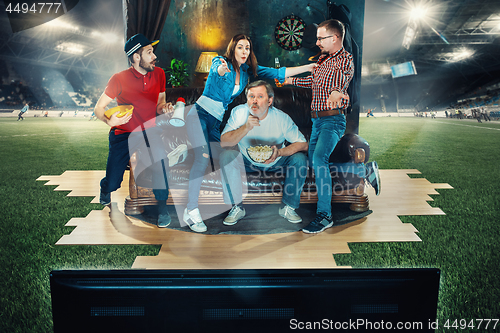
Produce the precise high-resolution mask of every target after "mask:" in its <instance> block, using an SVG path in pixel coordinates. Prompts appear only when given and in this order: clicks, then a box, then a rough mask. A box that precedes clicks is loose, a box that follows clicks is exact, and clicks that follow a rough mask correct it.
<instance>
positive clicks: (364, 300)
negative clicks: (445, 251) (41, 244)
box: [50, 269, 440, 332]
mask: <svg viewBox="0 0 500 333" xmlns="http://www.w3.org/2000/svg"><path fill="white" fill-rule="evenodd" d="M439 276H440V271H439V270H438V269H311V270H289V269H283V270H268V269H266V270H107V271H92V270H75V271H53V272H51V274H50V285H51V295H52V312H53V321H54V331H55V332H68V331H70V332H110V331H112V332H269V331H272V332H287V331H297V330H311V329H318V330H324V329H326V330H356V331H374V330H386V329H387V330H406V331H419V332H421V331H422V332H432V331H433V329H432V327H433V325H432V324H433V322H434V321H435V320H436V311H437V299H438V289H439Z"/></svg>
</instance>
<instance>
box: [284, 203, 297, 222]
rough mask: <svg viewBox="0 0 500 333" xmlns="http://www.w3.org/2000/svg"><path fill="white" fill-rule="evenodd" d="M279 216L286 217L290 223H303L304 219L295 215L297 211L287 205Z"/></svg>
mask: <svg viewBox="0 0 500 333" xmlns="http://www.w3.org/2000/svg"><path fill="white" fill-rule="evenodd" d="M279 214H280V216H281V217H284V218H286V219H287V220H288V222H290V223H300V222H302V218H301V217H300V216H299V215H298V214H297V213H295V209H293V208H292V207H290V206H288V205H285V207H283V208H280V209H279Z"/></svg>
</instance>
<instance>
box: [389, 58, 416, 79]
mask: <svg viewBox="0 0 500 333" xmlns="http://www.w3.org/2000/svg"><path fill="white" fill-rule="evenodd" d="M391 73H392V77H393V78H397V77H402V76H408V75H417V69H416V68H415V64H414V63H413V61H407V62H403V63H402V64H397V65H394V66H391Z"/></svg>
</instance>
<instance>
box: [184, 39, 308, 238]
mask: <svg viewBox="0 0 500 333" xmlns="http://www.w3.org/2000/svg"><path fill="white" fill-rule="evenodd" d="M313 67H314V63H313V64H309V65H304V66H299V67H291V68H286V67H281V68H279V69H275V68H269V67H262V66H259V65H258V64H257V58H256V57H255V54H254V53H253V47H252V41H251V40H250V38H249V37H247V36H246V35H243V34H239V35H236V36H234V37H233V38H232V39H231V42H229V45H228V46H227V50H226V53H225V54H224V57H215V58H214V59H213V60H212V66H211V67H210V72H209V74H208V78H207V82H206V84H205V89H204V90H203V94H202V96H201V97H200V98H199V99H198V100H197V101H196V104H195V107H193V108H191V110H190V112H189V113H188V115H187V119H186V124H187V125H186V126H187V132H188V136H189V139H190V141H191V144H192V146H193V150H194V156H195V159H194V163H193V166H192V168H191V171H190V173H189V191H188V195H189V199H188V204H187V207H186V209H185V210H184V216H183V220H184V222H186V223H187V224H188V225H189V227H190V228H191V230H193V231H196V232H205V231H206V230H207V227H206V225H205V224H204V223H203V220H202V218H201V215H200V211H199V210H198V197H199V194H200V189H201V184H202V182H203V176H204V175H205V170H206V168H207V166H208V163H209V161H210V159H213V158H218V156H219V151H220V149H221V148H220V126H221V122H222V119H223V117H224V113H225V112H226V110H227V107H228V105H229V104H230V103H231V102H232V101H233V99H234V98H236V97H237V96H238V95H239V94H241V92H243V90H244V89H245V86H246V85H247V83H248V82H249V77H250V76H254V77H257V76H258V77H259V78H268V79H278V80H279V81H280V82H281V83H283V82H284V81H285V78H286V77H289V76H294V75H297V74H301V73H304V72H310V71H311V70H312V68H313ZM198 119H199V120H198ZM200 125H201V128H200ZM202 133H203V135H202ZM212 167H213V160H212Z"/></svg>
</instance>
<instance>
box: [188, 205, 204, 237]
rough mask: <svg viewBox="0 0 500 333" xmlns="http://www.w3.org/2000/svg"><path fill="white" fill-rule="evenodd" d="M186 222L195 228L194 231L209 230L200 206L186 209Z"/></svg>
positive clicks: (192, 228)
mask: <svg viewBox="0 0 500 333" xmlns="http://www.w3.org/2000/svg"><path fill="white" fill-rule="evenodd" d="M183 220H184V222H186V224H187V225H188V226H189V227H190V228H191V230H193V231H194V232H205V231H207V226H206V225H205V223H203V220H202V219H201V215H200V210H199V209H198V208H195V209H193V210H192V211H190V212H189V211H188V209H187V208H186V209H184V217H183Z"/></svg>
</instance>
